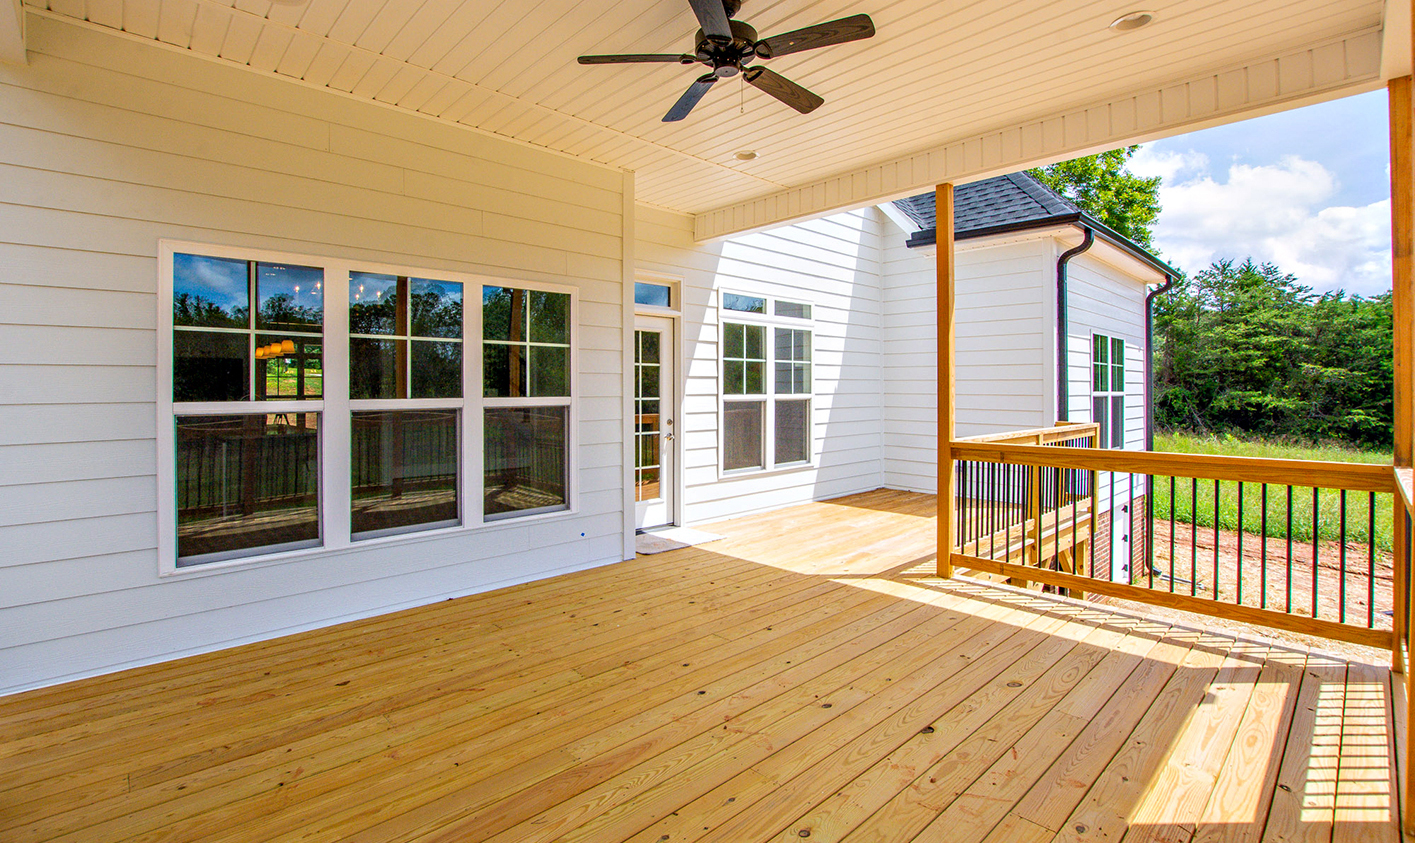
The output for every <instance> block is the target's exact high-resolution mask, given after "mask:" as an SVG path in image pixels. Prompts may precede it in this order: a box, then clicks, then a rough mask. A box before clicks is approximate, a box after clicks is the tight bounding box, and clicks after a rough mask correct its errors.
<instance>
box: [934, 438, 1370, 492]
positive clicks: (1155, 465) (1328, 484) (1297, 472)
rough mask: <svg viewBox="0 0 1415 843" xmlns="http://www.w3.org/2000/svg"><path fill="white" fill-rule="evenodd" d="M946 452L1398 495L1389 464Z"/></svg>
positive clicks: (990, 446) (980, 449) (1115, 453)
mask: <svg viewBox="0 0 1415 843" xmlns="http://www.w3.org/2000/svg"><path fill="white" fill-rule="evenodd" d="M950 450H951V451H952V457H953V459H959V460H975V461H978V462H997V463H1020V464H1024V465H1041V466H1048V467H1052V468H1080V469H1087V470H1091V471H1121V472H1126V473H1130V474H1152V475H1157V476H1162V477H1198V478H1204V479H1209V480H1238V481H1242V482H1245V483H1275V484H1287V485H1292V486H1316V487H1320V488H1323V489H1347V490H1349V491H1357V492H1395V491H1397V489H1396V485H1397V484H1396V479H1395V473H1394V472H1392V471H1391V467H1390V466H1388V465H1370V464H1366V463H1343V462H1321V461H1317V460H1280V459H1266V458H1263V459H1259V458H1256V457H1227V456H1212V455H1209V454H1170V453H1159V452H1155V451H1119V450H1103V449H1099V448H1066V447H1057V446H1051V445H1045V446H1042V445H1012V444H1007V443H1000V442H988V443H976V442H969V441H966V440H956V441H954V442H953V444H952V448H951V449H950Z"/></svg>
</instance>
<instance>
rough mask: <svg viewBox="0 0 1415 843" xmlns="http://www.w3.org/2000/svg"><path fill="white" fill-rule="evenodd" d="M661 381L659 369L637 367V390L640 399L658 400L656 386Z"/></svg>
mask: <svg viewBox="0 0 1415 843" xmlns="http://www.w3.org/2000/svg"><path fill="white" fill-rule="evenodd" d="M660 379H661V369H660V367H658V366H640V367H639V390H638V395H639V397H640V398H658V397H659V394H658V386H659V381H660Z"/></svg>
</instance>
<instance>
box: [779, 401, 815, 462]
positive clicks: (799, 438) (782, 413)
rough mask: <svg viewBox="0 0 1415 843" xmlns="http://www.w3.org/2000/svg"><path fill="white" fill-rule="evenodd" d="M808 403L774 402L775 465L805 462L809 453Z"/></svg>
mask: <svg viewBox="0 0 1415 843" xmlns="http://www.w3.org/2000/svg"><path fill="white" fill-rule="evenodd" d="M810 416H811V402H809V401H777V402H776V464H777V465H783V464H785V463H792V462H805V461H806V460H809V459H810V458H811V453H810V441H811V435H810Z"/></svg>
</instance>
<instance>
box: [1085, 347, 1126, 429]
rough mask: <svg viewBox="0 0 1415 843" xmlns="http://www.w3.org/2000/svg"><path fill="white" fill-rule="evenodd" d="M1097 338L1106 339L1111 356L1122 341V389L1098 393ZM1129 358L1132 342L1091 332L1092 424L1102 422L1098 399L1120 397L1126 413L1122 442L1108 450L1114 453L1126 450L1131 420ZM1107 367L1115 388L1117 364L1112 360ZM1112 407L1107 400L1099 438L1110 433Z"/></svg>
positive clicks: (1090, 381)
mask: <svg viewBox="0 0 1415 843" xmlns="http://www.w3.org/2000/svg"><path fill="white" fill-rule="evenodd" d="M1096 337H1105V339H1106V342H1107V348H1108V349H1109V350H1110V353H1111V354H1114V353H1115V349H1114V346H1113V343H1114V341H1115V340H1120V344H1121V353H1122V354H1124V355H1125V356H1124V357H1123V358H1122V359H1121V371H1122V380H1123V381H1124V383H1122V384H1121V385H1120V387H1121V388H1120V389H1110V390H1108V391H1097V390H1096V369H1095V367H1096V365H1097V364H1096ZM1129 356H1130V341H1129V340H1127V339H1125V338H1124V337H1122V336H1118V335H1116V334H1105V333H1101V332H1100V331H1094V330H1093V331H1091V341H1090V345H1089V346H1088V348H1087V363H1088V365H1087V366H1086V380H1087V383H1088V384H1089V386H1090V389H1089V390H1087V396H1088V397H1089V398H1090V402H1089V403H1090V405H1091V406H1090V407H1088V408H1087V410H1088V412H1089V413H1090V415H1091V421H1092V422H1100V421H1101V420H1100V419H1097V418H1095V414H1096V409H1095V406H1096V405H1095V399H1096V398H1099V397H1105V398H1106V399H1111V398H1115V397H1117V396H1119V397H1120V399H1121V406H1122V407H1123V408H1124V411H1125V418H1122V419H1121V423H1120V442H1119V444H1116V443H1114V442H1112V443H1110V445H1108V446H1107V448H1108V449H1109V450H1113V451H1116V450H1124V449H1125V445H1126V442H1125V423H1126V421H1127V419H1128V418H1129V415H1130V361H1129V359H1128V358H1129ZM1105 365H1106V366H1109V367H1110V371H1109V372H1107V373H1106V380H1107V382H1109V383H1110V384H1111V385H1112V386H1114V385H1115V380H1114V376H1115V363H1114V361H1113V360H1112V361H1109V362H1107V363H1106V364H1105ZM1112 406H1113V405H1112V404H1111V402H1110V401H1109V400H1107V402H1106V417H1105V421H1104V422H1101V427H1102V429H1101V430H1100V431H1098V432H1097V436H1098V437H1099V436H1100V435H1101V434H1105V435H1107V436H1108V435H1109V432H1108V431H1109V428H1110V427H1111V415H1110V414H1111V407H1112ZM1097 444H1098V445H1099V441H1098V442H1097Z"/></svg>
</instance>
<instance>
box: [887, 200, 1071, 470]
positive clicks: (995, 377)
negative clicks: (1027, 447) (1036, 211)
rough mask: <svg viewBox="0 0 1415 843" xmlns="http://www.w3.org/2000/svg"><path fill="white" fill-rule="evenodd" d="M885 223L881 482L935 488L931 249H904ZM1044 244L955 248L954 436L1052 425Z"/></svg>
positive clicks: (1050, 308)
mask: <svg viewBox="0 0 1415 843" xmlns="http://www.w3.org/2000/svg"><path fill="white" fill-rule="evenodd" d="M905 239H906V236H905V235H904V234H903V233H902V232H901V231H899V230H898V229H897V228H895V227H894V226H892V225H891V226H890V229H889V235H888V236H887V237H886V240H885V248H884V256H885V257H884V279H883V283H884V324H885V332H884V337H885V343H884V372H883V376H884V384H885V403H884V413H885V417H884V478H885V485H887V486H890V487H892V488H899V489H909V490H913V491H921V492H934V491H936V490H937V489H938V448H937V433H938V399H937V395H938V381H937V374H936V369H935V366H936V361H937V358H938V354H937V348H938V330H937V324H938V323H937V316H936V314H937V305H938V303H937V286H936V282H935V277H936V274H935V273H936V267H937V251H936V249H935V248H933V247H926V248H915V249H910V248H907V247H906V246H905V245H904V241H905ZM1053 250H1054V244H1053V240H1052V238H1050V237H1045V238H1043V237H1038V236H1031V237H1025V238H1015V237H1014V238H983V239H979V240H964V241H961V242H959V243H958V244H957V248H956V251H955V253H956V255H957V262H956V264H955V267H954V280H955V285H956V286H955V304H954V306H955V314H956V328H955V331H954V335H955V342H956V344H957V345H956V355H957V356H956V358H955V359H956V361H957V373H956V383H957V390H958V397H957V408H958V417H957V434H958V435H959V436H977V435H981V434H984V433H997V432H1000V431H1004V430H1021V429H1025V428H1030V427H1041V426H1042V425H1045V424H1049V423H1050V421H1051V420H1052V419H1054V418H1055V412H1054V411H1053V410H1052V409H1051V408H1052V406H1053V404H1054V402H1055V398H1054V395H1055V390H1054V389H1053V388H1052V387H1051V383H1052V382H1053V381H1052V374H1051V373H1052V372H1053V371H1055V362H1054V361H1053V360H1052V356H1053V355H1052V352H1051V350H1050V349H1052V348H1054V347H1055V346H1054V344H1053V341H1052V339H1051V338H1052V336H1053V334H1052V331H1053V330H1054V323H1055V317H1054V305H1053V303H1052V302H1053V301H1054V299H1055V295H1054V293H1053V285H1054V275H1053V274H1052V271H1051V267H1054V266H1055V265H1056V259H1055V256H1054V251H1053Z"/></svg>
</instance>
